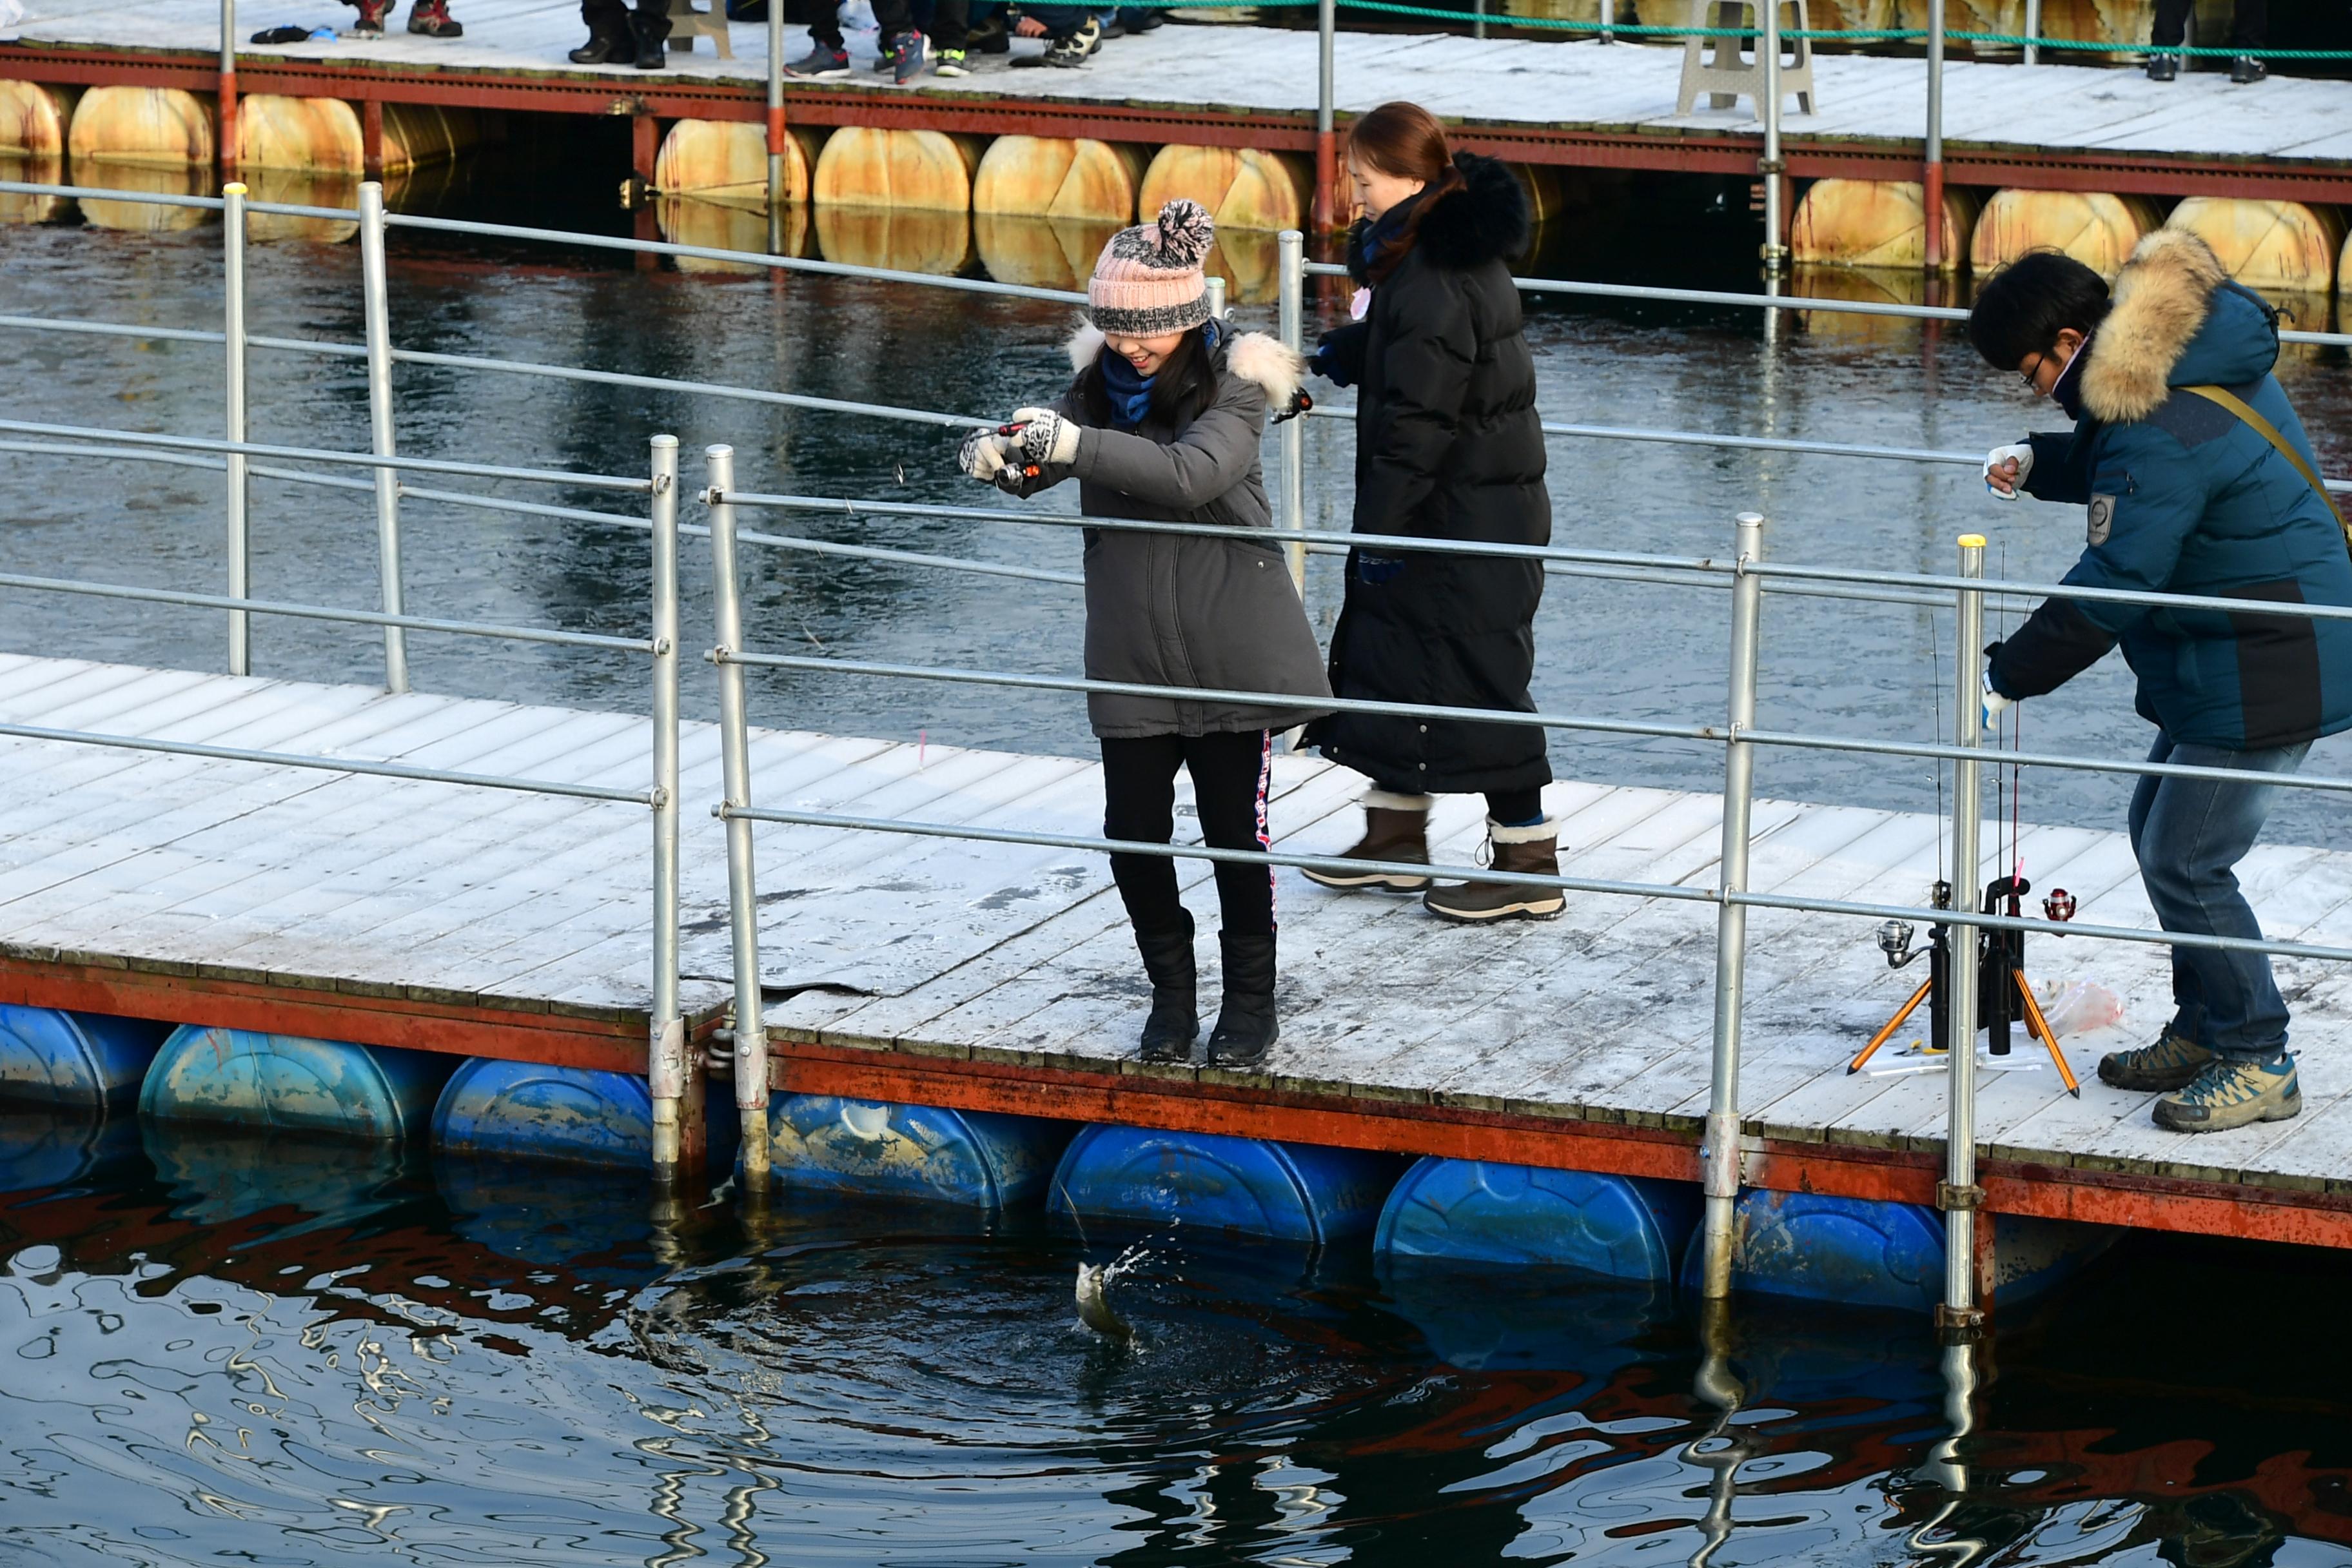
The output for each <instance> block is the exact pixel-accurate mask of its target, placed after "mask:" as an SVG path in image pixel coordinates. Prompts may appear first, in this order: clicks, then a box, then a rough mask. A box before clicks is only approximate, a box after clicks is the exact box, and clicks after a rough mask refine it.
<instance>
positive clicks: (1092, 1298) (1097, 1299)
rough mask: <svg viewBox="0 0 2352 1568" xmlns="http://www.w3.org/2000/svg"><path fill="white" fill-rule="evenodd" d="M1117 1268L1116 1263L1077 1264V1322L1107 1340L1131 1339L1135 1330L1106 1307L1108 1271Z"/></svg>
mask: <svg viewBox="0 0 2352 1568" xmlns="http://www.w3.org/2000/svg"><path fill="white" fill-rule="evenodd" d="M1114 1268H1118V1264H1116V1263H1081V1264H1079V1265H1078V1289H1077V1295H1078V1321H1080V1322H1082V1323H1084V1324H1086V1326H1087V1327H1088V1328H1090V1329H1092V1330H1093V1331H1095V1332H1097V1333H1098V1334H1104V1335H1107V1336H1108V1337H1109V1338H1111V1339H1114V1340H1131V1339H1133V1338H1135V1331H1134V1330H1133V1329H1132V1328H1129V1326H1128V1322H1127V1320H1126V1319H1124V1318H1122V1317H1120V1316H1119V1315H1118V1313H1117V1312H1114V1311H1112V1310H1111V1306H1110V1276H1111V1270H1113V1269H1114Z"/></svg>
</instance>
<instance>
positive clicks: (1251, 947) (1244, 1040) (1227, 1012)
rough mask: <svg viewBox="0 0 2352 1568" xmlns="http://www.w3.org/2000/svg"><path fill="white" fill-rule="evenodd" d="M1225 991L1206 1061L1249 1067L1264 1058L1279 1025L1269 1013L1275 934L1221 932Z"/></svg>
mask: <svg viewBox="0 0 2352 1568" xmlns="http://www.w3.org/2000/svg"><path fill="white" fill-rule="evenodd" d="M1217 945H1218V946H1219V947H1220V948H1222V949H1223V952H1224V955H1225V994H1224V1000H1223V1002H1222V1003H1221V1004H1220V1005H1218V1008H1217V1026H1216V1028H1215V1029H1214V1030H1213V1031H1212V1032H1211V1034H1210V1036H1209V1065H1210V1066H1211V1067H1213V1068H1240V1069H1244V1070H1245V1069H1248V1068H1255V1067H1257V1066H1258V1065H1259V1064H1260V1063H1262V1062H1264V1061H1265V1053H1266V1052H1267V1051H1268V1050H1270V1049H1272V1048H1273V1047H1274V1042H1275V1039H1276V1037H1277V1036H1279V1035H1280V1034H1281V1032H1282V1031H1281V1028H1280V1027H1279V1026H1277V1025H1276V1022H1275V1017H1274V938H1272V937H1270V936H1231V935H1224V934H1220V935H1219V937H1218V938H1217Z"/></svg>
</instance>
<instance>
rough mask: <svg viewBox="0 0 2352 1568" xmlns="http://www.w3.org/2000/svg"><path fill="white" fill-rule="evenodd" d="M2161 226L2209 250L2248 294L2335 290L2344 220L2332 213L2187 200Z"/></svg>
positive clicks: (2296, 205)
mask: <svg viewBox="0 0 2352 1568" xmlns="http://www.w3.org/2000/svg"><path fill="white" fill-rule="evenodd" d="M2165 226H2166V227H2167V228H2181V229H2187V230H2188V231H2189V233H2191V234H2193V235H2195V236H2196V237H2198V238H2200V239H2201V240H2203V241H2204V242H2205V243H2206V244H2208V245H2210V246H2211V247H2213V254H2214V255H2216V256H2218V257H2220V258H2221V265H2222V266H2224V267H2226V268H2229V269H2230V276H2231V277H2232V278H2234V279H2237V280H2238V281H2239V282H2241V283H2242V284H2244V285H2245V286H2246V287H2247V288H2249V289H2261V290H2264V291H2268V292H2273V293H2280V294H2292V295H2303V296H2309V295H2314V294H2318V295H2325V294H2326V292H2327V291H2328V290H2329V289H2332V288H2333V287H2335V283H2336V252H2337V251H2338V250H2339V249H2341V248H2342V247H2343V245H2344V220H2343V219H2342V218H2340V217H2338V216H2336V211H2335V209H2334V208H2332V207H2308V206H2305V205H2303V204H2302V203H2301V202H2265V201H2248V200H2242V199H2240V198H2237V197H2231V196H2190V197H2189V198H2188V199H2187V200H2185V201H2183V202H2182V203H2181V204H2180V205H2179V206H2177V207H2175V208H2173V209H2172V216H2170V217H2168V218H2167V219H2165Z"/></svg>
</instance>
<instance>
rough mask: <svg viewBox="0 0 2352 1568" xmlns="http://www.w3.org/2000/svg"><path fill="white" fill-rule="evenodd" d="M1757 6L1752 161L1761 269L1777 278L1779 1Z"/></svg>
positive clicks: (1780, 230)
mask: <svg viewBox="0 0 2352 1568" xmlns="http://www.w3.org/2000/svg"><path fill="white" fill-rule="evenodd" d="M1757 8H1758V9H1759V11H1760V12H1762V14H1763V18H1762V19H1763V24H1764V37H1763V39H1762V41H1761V42H1760V43H1759V44H1758V45H1757V47H1758V48H1759V50H1760V51H1762V53H1763V56H1764V58H1763V61H1762V62H1761V63H1762V64H1763V67H1764V155H1763V157H1761V158H1759V159H1758V160H1757V161H1756V172H1757V173H1758V174H1761V175H1762V176H1763V177H1764V270H1765V272H1766V273H1767V274H1768V275H1769V276H1770V277H1773V278H1778V277H1779V276H1780V269H1781V268H1784V267H1786V266H1787V265H1788V262H1789V223H1788V215H1787V213H1786V212H1785V211H1784V210H1783V209H1784V207H1785V206H1786V205H1787V202H1788V182H1787V181H1786V180H1785V179H1783V178H1782V177H1781V176H1782V171H1783V170H1785V169H1786V168H1787V167H1788V163H1787V161H1786V160H1785V159H1783V158H1782V157H1781V156H1780V101H1781V100H1780V0H1757ZM1766 319H1767V320H1768V321H1769V319H1770V312H1769V311H1768V312H1767V313H1766Z"/></svg>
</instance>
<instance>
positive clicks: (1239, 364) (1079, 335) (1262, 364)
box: [1063, 321, 1307, 413]
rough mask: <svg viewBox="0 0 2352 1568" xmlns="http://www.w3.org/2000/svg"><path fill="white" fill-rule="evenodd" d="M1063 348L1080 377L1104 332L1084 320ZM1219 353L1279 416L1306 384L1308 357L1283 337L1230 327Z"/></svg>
mask: <svg viewBox="0 0 2352 1568" xmlns="http://www.w3.org/2000/svg"><path fill="white" fill-rule="evenodd" d="M1063 346H1064V347H1065V348H1066V349H1067V350H1068V351H1069V355H1070V374H1072V375H1077V374H1081V373H1083V372H1084V371H1085V370H1086V368H1087V366H1088V365H1090V364H1092V363H1095V360H1096V359H1097V357H1098V356H1099V355H1100V354H1101V353H1102V351H1103V335H1102V331H1101V329H1100V328H1098V327H1097V326H1096V325H1095V324H1094V323H1093V322H1091V321H1080V322H1079V323H1078V325H1077V327H1076V329H1075V330H1074V331H1072V332H1071V333H1070V337H1069V342H1066V344H1064V345H1063ZM1216 352H1217V353H1218V355H1219V356H1220V357H1221V358H1222V360H1223V363H1222V364H1221V365H1220V367H1219V368H1220V369H1221V370H1223V372H1224V373H1225V374H1230V375H1237V376H1239V377H1241V378H1242V379H1243V380H1244V381H1246V382H1252V383H1255V384H1256V386H1257V387H1258V389H1259V390H1260V391H1262V392H1264V393H1265V405H1266V407H1267V408H1269V409H1272V410H1274V411H1275V412H1276V413H1279V412H1280V411H1282V410H1283V409H1286V408H1288V407H1289V406H1290V405H1291V402H1292V400H1293V399H1295V398H1296V397H1297V395H1298V389H1299V388H1300V387H1301V386H1302V385H1304V384H1306V381H1307V356H1306V355H1305V354H1302V353H1299V352H1298V351H1297V349H1294V348H1291V347H1289V346H1287V345H1286V344H1285V343H1284V342H1283V341H1282V340H1281V339H1280V338H1274V337H1268V336H1267V335H1266V334H1265V333H1264V332H1235V331H1233V330H1232V329H1231V328H1230V327H1228V328H1226V329H1225V333H1224V337H1223V341H1222V342H1220V343H1219V344H1218V345H1217V350H1216Z"/></svg>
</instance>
